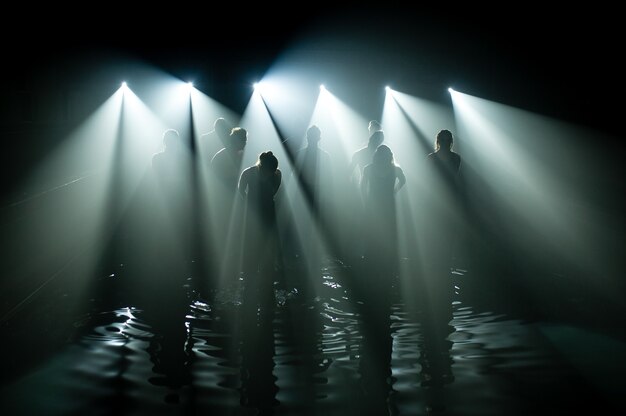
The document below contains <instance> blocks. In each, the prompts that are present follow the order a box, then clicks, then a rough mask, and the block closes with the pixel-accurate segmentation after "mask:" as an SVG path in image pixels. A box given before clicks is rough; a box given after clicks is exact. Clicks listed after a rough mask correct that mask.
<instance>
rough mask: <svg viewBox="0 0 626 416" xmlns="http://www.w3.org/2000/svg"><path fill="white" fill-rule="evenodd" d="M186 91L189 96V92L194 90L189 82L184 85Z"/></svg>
mask: <svg viewBox="0 0 626 416" xmlns="http://www.w3.org/2000/svg"><path fill="white" fill-rule="evenodd" d="M186 89H187V92H188V93H189V94H191V92H192V91H193V90H194V87H193V82H191V81H189V82H187V84H186Z"/></svg>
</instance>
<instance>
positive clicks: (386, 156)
mask: <svg viewBox="0 0 626 416" xmlns="http://www.w3.org/2000/svg"><path fill="white" fill-rule="evenodd" d="M372 163H374V164H375V165H393V152H392V151H391V149H390V148H389V146H386V145H384V144H381V145H380V146H378V148H377V149H376V151H375V152H374V158H373V160H372Z"/></svg>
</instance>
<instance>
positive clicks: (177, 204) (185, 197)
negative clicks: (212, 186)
mask: <svg viewBox="0 0 626 416" xmlns="http://www.w3.org/2000/svg"><path fill="white" fill-rule="evenodd" d="M163 144H164V149H163V150H162V151H161V152H159V153H155V154H154V155H153V156H152V168H153V174H154V179H155V181H154V182H155V187H154V191H155V195H154V196H155V197H156V199H155V200H154V202H155V204H156V205H155V206H152V207H150V210H149V211H148V212H147V213H146V215H150V216H151V217H152V219H151V222H152V224H151V227H150V228H151V229H150V230H149V232H151V233H153V237H152V238H151V241H149V242H148V244H150V245H151V250H153V251H154V253H155V255H154V257H153V260H152V261H151V262H150V263H156V264H155V266H156V273H157V274H158V276H159V277H160V278H161V279H162V282H160V284H161V285H165V286H166V287H167V286H169V285H174V284H178V283H179V282H180V280H181V279H182V276H181V275H182V274H183V268H184V267H185V266H186V263H187V261H188V260H190V259H189V258H188V256H189V255H190V253H191V250H190V249H191V239H190V237H189V235H190V233H191V228H190V221H189V218H191V187H190V185H191V164H190V157H189V152H188V149H186V148H185V146H184V145H183V144H182V143H181V139H180V136H179V134H178V132H177V131H176V130H174V129H168V130H165V132H164V133H163ZM157 264H158V266H157Z"/></svg>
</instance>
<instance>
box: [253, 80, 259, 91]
mask: <svg viewBox="0 0 626 416" xmlns="http://www.w3.org/2000/svg"><path fill="white" fill-rule="evenodd" d="M252 87H253V88H254V89H255V90H258V89H259V83H258V82H255V83H254V84H252Z"/></svg>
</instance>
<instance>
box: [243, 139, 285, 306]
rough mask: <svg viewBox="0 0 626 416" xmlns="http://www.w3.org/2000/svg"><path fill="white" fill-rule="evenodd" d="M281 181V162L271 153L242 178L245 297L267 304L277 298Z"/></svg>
mask: <svg viewBox="0 0 626 416" xmlns="http://www.w3.org/2000/svg"><path fill="white" fill-rule="evenodd" d="M281 181H282V174H281V171H280V170H279V169H278V159H276V156H274V154H273V153H272V152H271V151H267V152H263V153H261V154H260V155H259V159H258V161H257V163H256V164H255V165H254V166H250V167H249V168H247V169H245V170H244V171H243V172H242V173H241V177H240V178H239V193H240V194H241V196H242V197H243V198H244V199H245V201H246V209H245V217H244V221H245V234H244V239H245V240H244V253H243V271H244V279H245V282H244V284H245V292H244V293H247V295H245V294H244V296H245V297H246V298H248V299H249V297H250V296H258V297H259V300H261V301H266V300H268V299H269V298H270V296H269V295H271V294H273V289H272V284H273V280H274V271H275V270H274V268H275V263H276V255H277V252H278V250H277V249H278V236H277V230H276V211H275V207H274V195H276V192H278V188H280V184H281ZM265 280H270V281H265ZM246 303H248V304H249V303H250V302H246Z"/></svg>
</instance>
